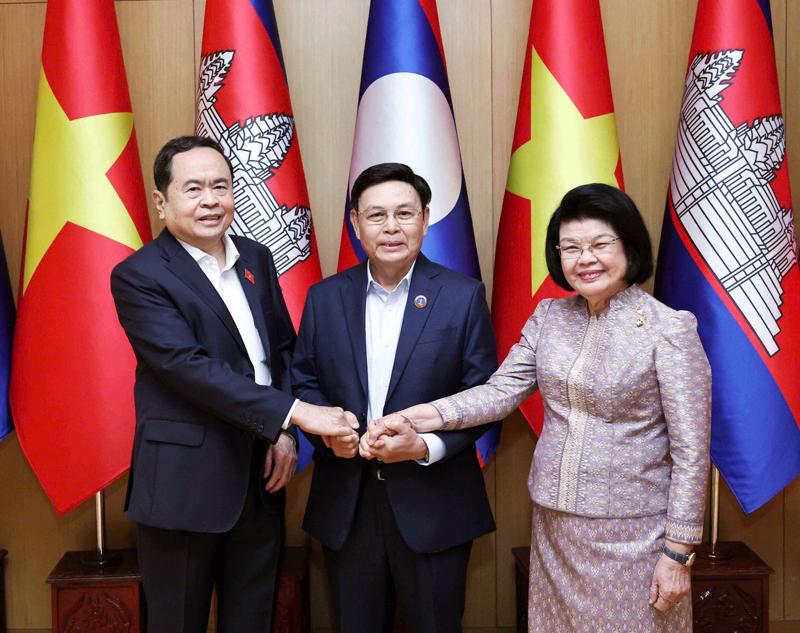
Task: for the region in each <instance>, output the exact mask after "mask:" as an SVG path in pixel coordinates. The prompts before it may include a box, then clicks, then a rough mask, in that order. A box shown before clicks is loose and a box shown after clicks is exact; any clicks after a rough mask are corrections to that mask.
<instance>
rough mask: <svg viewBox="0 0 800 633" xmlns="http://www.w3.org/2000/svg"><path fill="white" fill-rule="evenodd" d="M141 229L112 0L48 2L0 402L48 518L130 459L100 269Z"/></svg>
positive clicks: (126, 357) (127, 396)
mask: <svg viewBox="0 0 800 633" xmlns="http://www.w3.org/2000/svg"><path fill="white" fill-rule="evenodd" d="M150 237H151V234H150V224H149V221H148V216H147V205H146V203H145V198H144V184H143V181H142V174H141V168H140V164H139V154H138V150H137V148H136V135H135V133H134V128H133V115H132V114H131V103H130V98H129V96H128V86H127V81H126V78H125V66H124V63H123V60H122V50H121V47H120V40H119V31H118V30H117V20H116V15H115V13H114V3H113V1H112V0H94V1H93V2H86V1H85V0H50V2H48V3H47V16H46V20H45V29H44V43H43V45H42V70H41V76H40V79H39V98H38V102H37V106H36V129H35V136H34V144H33V159H32V162H31V181H30V192H29V200H28V215H27V222H26V229H25V250H24V255H23V261H22V273H21V278H20V291H19V308H18V315H17V323H16V330H15V334H14V351H13V360H12V376H11V394H10V397H11V408H12V412H13V415H14V421H15V424H16V429H17V436H18V437H19V442H20V445H21V446H22V450H23V451H24V452H25V455H26V456H27V458H28V461H30V463H31V466H32V467H33V470H34V472H35V473H36V476H37V477H38V478H39V481H40V483H41V484H42V487H43V488H44V491H45V492H46V493H47V496H48V497H49V498H50V500H51V502H52V503H53V505H54V506H55V508H56V510H58V512H60V513H64V512H67V511H68V510H71V509H72V508H74V507H75V506H77V505H78V504H79V503H81V502H82V501H84V500H85V499H87V498H88V497H90V496H91V495H93V494H94V493H95V492H97V491H98V490H101V489H102V488H103V487H105V486H107V485H108V484H109V483H110V482H111V481H113V480H114V479H115V478H116V477H118V476H119V475H121V474H122V473H123V472H124V471H125V470H126V468H127V467H128V464H129V463H130V456H131V444H132V441H133V430H134V423H135V418H134V406H133V387H132V386H133V382H134V367H135V363H134V357H133V352H132V351H131V349H130V346H129V345H128V341H127V339H126V338H125V335H124V333H123V331H122V328H121V327H120V326H119V323H118V321H117V317H116V312H115V310H114V304H113V301H112V298H111V292H110V289H109V277H110V275H111V269H112V268H113V267H114V265H115V264H117V263H118V262H119V261H121V260H122V259H124V258H125V257H127V256H128V255H130V254H131V253H132V252H133V251H135V250H136V249H138V248H139V247H140V246H142V243H143V242H144V241H146V240H149V239H150Z"/></svg>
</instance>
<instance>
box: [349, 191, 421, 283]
mask: <svg viewBox="0 0 800 633" xmlns="http://www.w3.org/2000/svg"><path fill="white" fill-rule="evenodd" d="M412 212H413V214H412ZM382 215H384V216H385V217H386V221H385V222H382V223H374V222H371V221H370V218H372V219H375V218H376V217H377V218H380V217H381V216H382ZM412 215H413V218H412ZM350 222H351V223H352V224H353V230H354V231H355V234H356V237H357V238H358V239H359V240H360V241H361V247H362V248H363V249H364V252H365V253H366V254H367V257H368V258H369V261H370V265H371V266H372V268H373V269H377V270H390V269H392V270H399V269H403V268H405V267H406V266H407V267H409V268H410V267H411V263H412V262H413V261H414V259H415V258H416V257H417V255H419V251H420V249H421V248H422V239H423V238H424V237H425V234H426V233H427V232H428V209H427V207H426V208H425V209H422V203H421V202H420V199H419V195H417V192H416V190H415V189H414V187H412V186H411V185H410V184H408V183H406V182H402V181H399V180H390V181H387V182H382V183H380V184H377V185H373V186H372V187H369V188H368V189H365V190H364V191H363V193H362V194H361V197H360V198H359V199H358V209H352V210H351V211H350Z"/></svg>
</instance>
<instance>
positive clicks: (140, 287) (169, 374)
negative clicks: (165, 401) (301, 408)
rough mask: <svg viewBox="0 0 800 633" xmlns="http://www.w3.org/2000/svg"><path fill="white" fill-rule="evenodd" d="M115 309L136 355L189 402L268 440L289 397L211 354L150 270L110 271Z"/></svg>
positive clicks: (276, 431) (278, 429) (125, 268)
mask: <svg viewBox="0 0 800 633" xmlns="http://www.w3.org/2000/svg"><path fill="white" fill-rule="evenodd" d="M111 292H112V294H113V296H114V302H115V304H116V307H117V315H118V317H119V320H120V324H121V325H122V327H123V329H124V330H125V334H126V335H127V337H128V340H129V341H130V343H131V346H132V347H133V350H134V352H135V353H136V356H137V360H138V361H139V362H140V363H144V364H145V365H146V366H147V367H148V368H149V369H150V371H152V372H153V374H154V375H155V377H156V378H157V379H158V381H159V382H160V383H161V384H163V385H164V386H165V387H167V388H168V389H170V390H172V391H173V392H174V393H175V394H176V395H177V396H179V397H180V398H182V399H183V400H185V401H186V402H188V403H191V404H192V405H194V406H196V407H198V408H199V409H202V410H204V411H206V412H208V413H209V414H211V415H214V416H215V417H217V418H219V419H221V420H224V421H225V422H227V423H229V424H232V425H233V426H236V427H238V428H240V429H242V430H244V431H247V432H248V433H251V434H253V435H255V436H257V437H260V438H261V439H264V440H266V441H268V442H275V441H276V440H277V438H278V436H279V435H280V432H281V424H283V421H284V419H285V418H286V415H287V414H288V412H289V410H290V408H291V406H292V404H293V402H294V398H293V397H292V396H291V395H290V394H288V393H285V392H283V391H281V390H280V389H277V388H272V387H265V386H262V385H257V384H256V383H255V382H254V381H253V380H252V379H251V378H249V377H247V376H245V375H243V374H240V373H238V372H236V371H234V370H233V369H232V368H231V366H230V365H229V364H228V363H227V362H226V361H224V360H222V359H220V358H213V357H211V356H210V355H209V353H208V351H207V350H206V349H205V348H204V346H203V344H202V343H201V342H200V341H199V340H198V339H197V337H196V335H195V333H194V332H193V330H192V327H191V326H190V324H189V322H187V320H186V318H185V317H184V315H183V314H182V313H181V310H180V309H179V308H178V306H177V305H176V304H175V303H174V302H173V300H172V299H171V298H170V297H169V295H168V294H167V293H166V292H165V291H164V289H163V288H162V287H161V286H160V285H159V284H158V283H157V282H156V281H155V280H154V279H153V278H152V277H150V276H149V275H147V274H145V273H143V272H141V271H140V270H138V269H137V268H136V267H134V266H131V265H124V264H122V265H120V266H117V268H115V269H114V272H113V273H112V275H111Z"/></svg>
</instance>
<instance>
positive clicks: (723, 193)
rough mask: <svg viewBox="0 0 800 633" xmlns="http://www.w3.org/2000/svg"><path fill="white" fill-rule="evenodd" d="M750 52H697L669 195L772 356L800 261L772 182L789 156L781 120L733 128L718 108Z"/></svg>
mask: <svg viewBox="0 0 800 633" xmlns="http://www.w3.org/2000/svg"><path fill="white" fill-rule="evenodd" d="M743 55H744V51H742V50H724V51H715V52H713V53H709V54H706V55H702V54H701V55H697V56H696V57H695V58H694V60H693V61H692V64H691V67H690V69H689V72H688V73H687V77H686V86H685V92H684V96H683V105H682V108H681V116H680V122H679V127H678V141H677V147H676V149H675V163H674V165H673V171H672V178H671V180H670V194H671V197H672V202H673V205H674V208H675V212H676V214H677V215H678V218H679V219H680V221H681V224H682V225H683V227H684V229H685V230H686V232H687V233H688V234H689V237H690V238H691V240H692V242H693V243H694V246H695V247H696V248H697V250H698V251H699V252H700V254H701V255H702V256H703V259H704V260H705V261H706V263H707V264H708V266H709V268H710V269H711V270H712V272H713V273H714V275H715V276H716V278H717V279H718V280H719V282H720V284H721V285H722V287H723V288H724V289H725V291H726V292H727V293H728V295H729V297H730V298H731V300H732V301H733V302H734V303H735V304H736V305H737V306H738V308H739V309H740V310H741V312H742V314H743V315H744V317H745V318H746V319H747V321H748V323H749V324H750V326H751V327H752V328H753V331H754V332H755V333H756V335H757V336H758V338H759V340H760V341H761V343H762V344H763V345H764V348H765V349H766V351H767V353H768V354H769V355H770V356H772V355H774V354H776V353H777V352H778V351H779V348H778V346H777V344H776V343H775V336H777V334H778V332H780V327H779V326H778V321H779V319H780V318H781V316H782V313H781V305H782V303H783V299H782V295H783V287H782V285H781V283H782V280H783V278H784V277H785V276H786V274H787V273H788V272H789V270H790V269H791V267H792V266H793V265H794V264H795V262H796V261H797V245H796V243H795V235H794V225H793V224H792V212H791V209H783V208H781V207H780V204H779V203H778V200H777V198H776V196H775V192H774V191H773V189H772V187H771V186H770V184H769V183H770V181H771V180H772V179H773V178H774V177H775V171H776V170H778V169H779V168H780V166H781V164H782V163H783V160H784V155H785V151H786V139H785V136H784V128H783V118H782V117H781V116H780V115H773V116H768V117H764V118H761V119H756V120H754V121H753V124H752V125H749V124H748V123H742V124H741V125H739V126H738V127H734V125H733V123H732V122H731V120H730V119H729V118H728V116H727V114H726V113H725V111H724V110H723V109H722V107H721V106H720V104H721V102H722V100H723V97H722V96H721V94H722V92H724V91H725V89H726V88H727V87H728V86H729V85H730V84H731V81H732V80H733V77H734V75H735V74H736V72H737V70H738V68H739V65H740V64H741V61H742V57H743Z"/></svg>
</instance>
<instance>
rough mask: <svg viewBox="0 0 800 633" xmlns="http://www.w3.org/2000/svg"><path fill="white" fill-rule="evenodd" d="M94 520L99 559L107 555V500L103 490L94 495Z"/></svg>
mask: <svg viewBox="0 0 800 633" xmlns="http://www.w3.org/2000/svg"><path fill="white" fill-rule="evenodd" d="M94 518H95V523H96V525H97V557H98V558H99V559H103V558H104V557H105V555H106V499H105V493H104V492H103V490H98V491H97V492H96V493H94Z"/></svg>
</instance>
